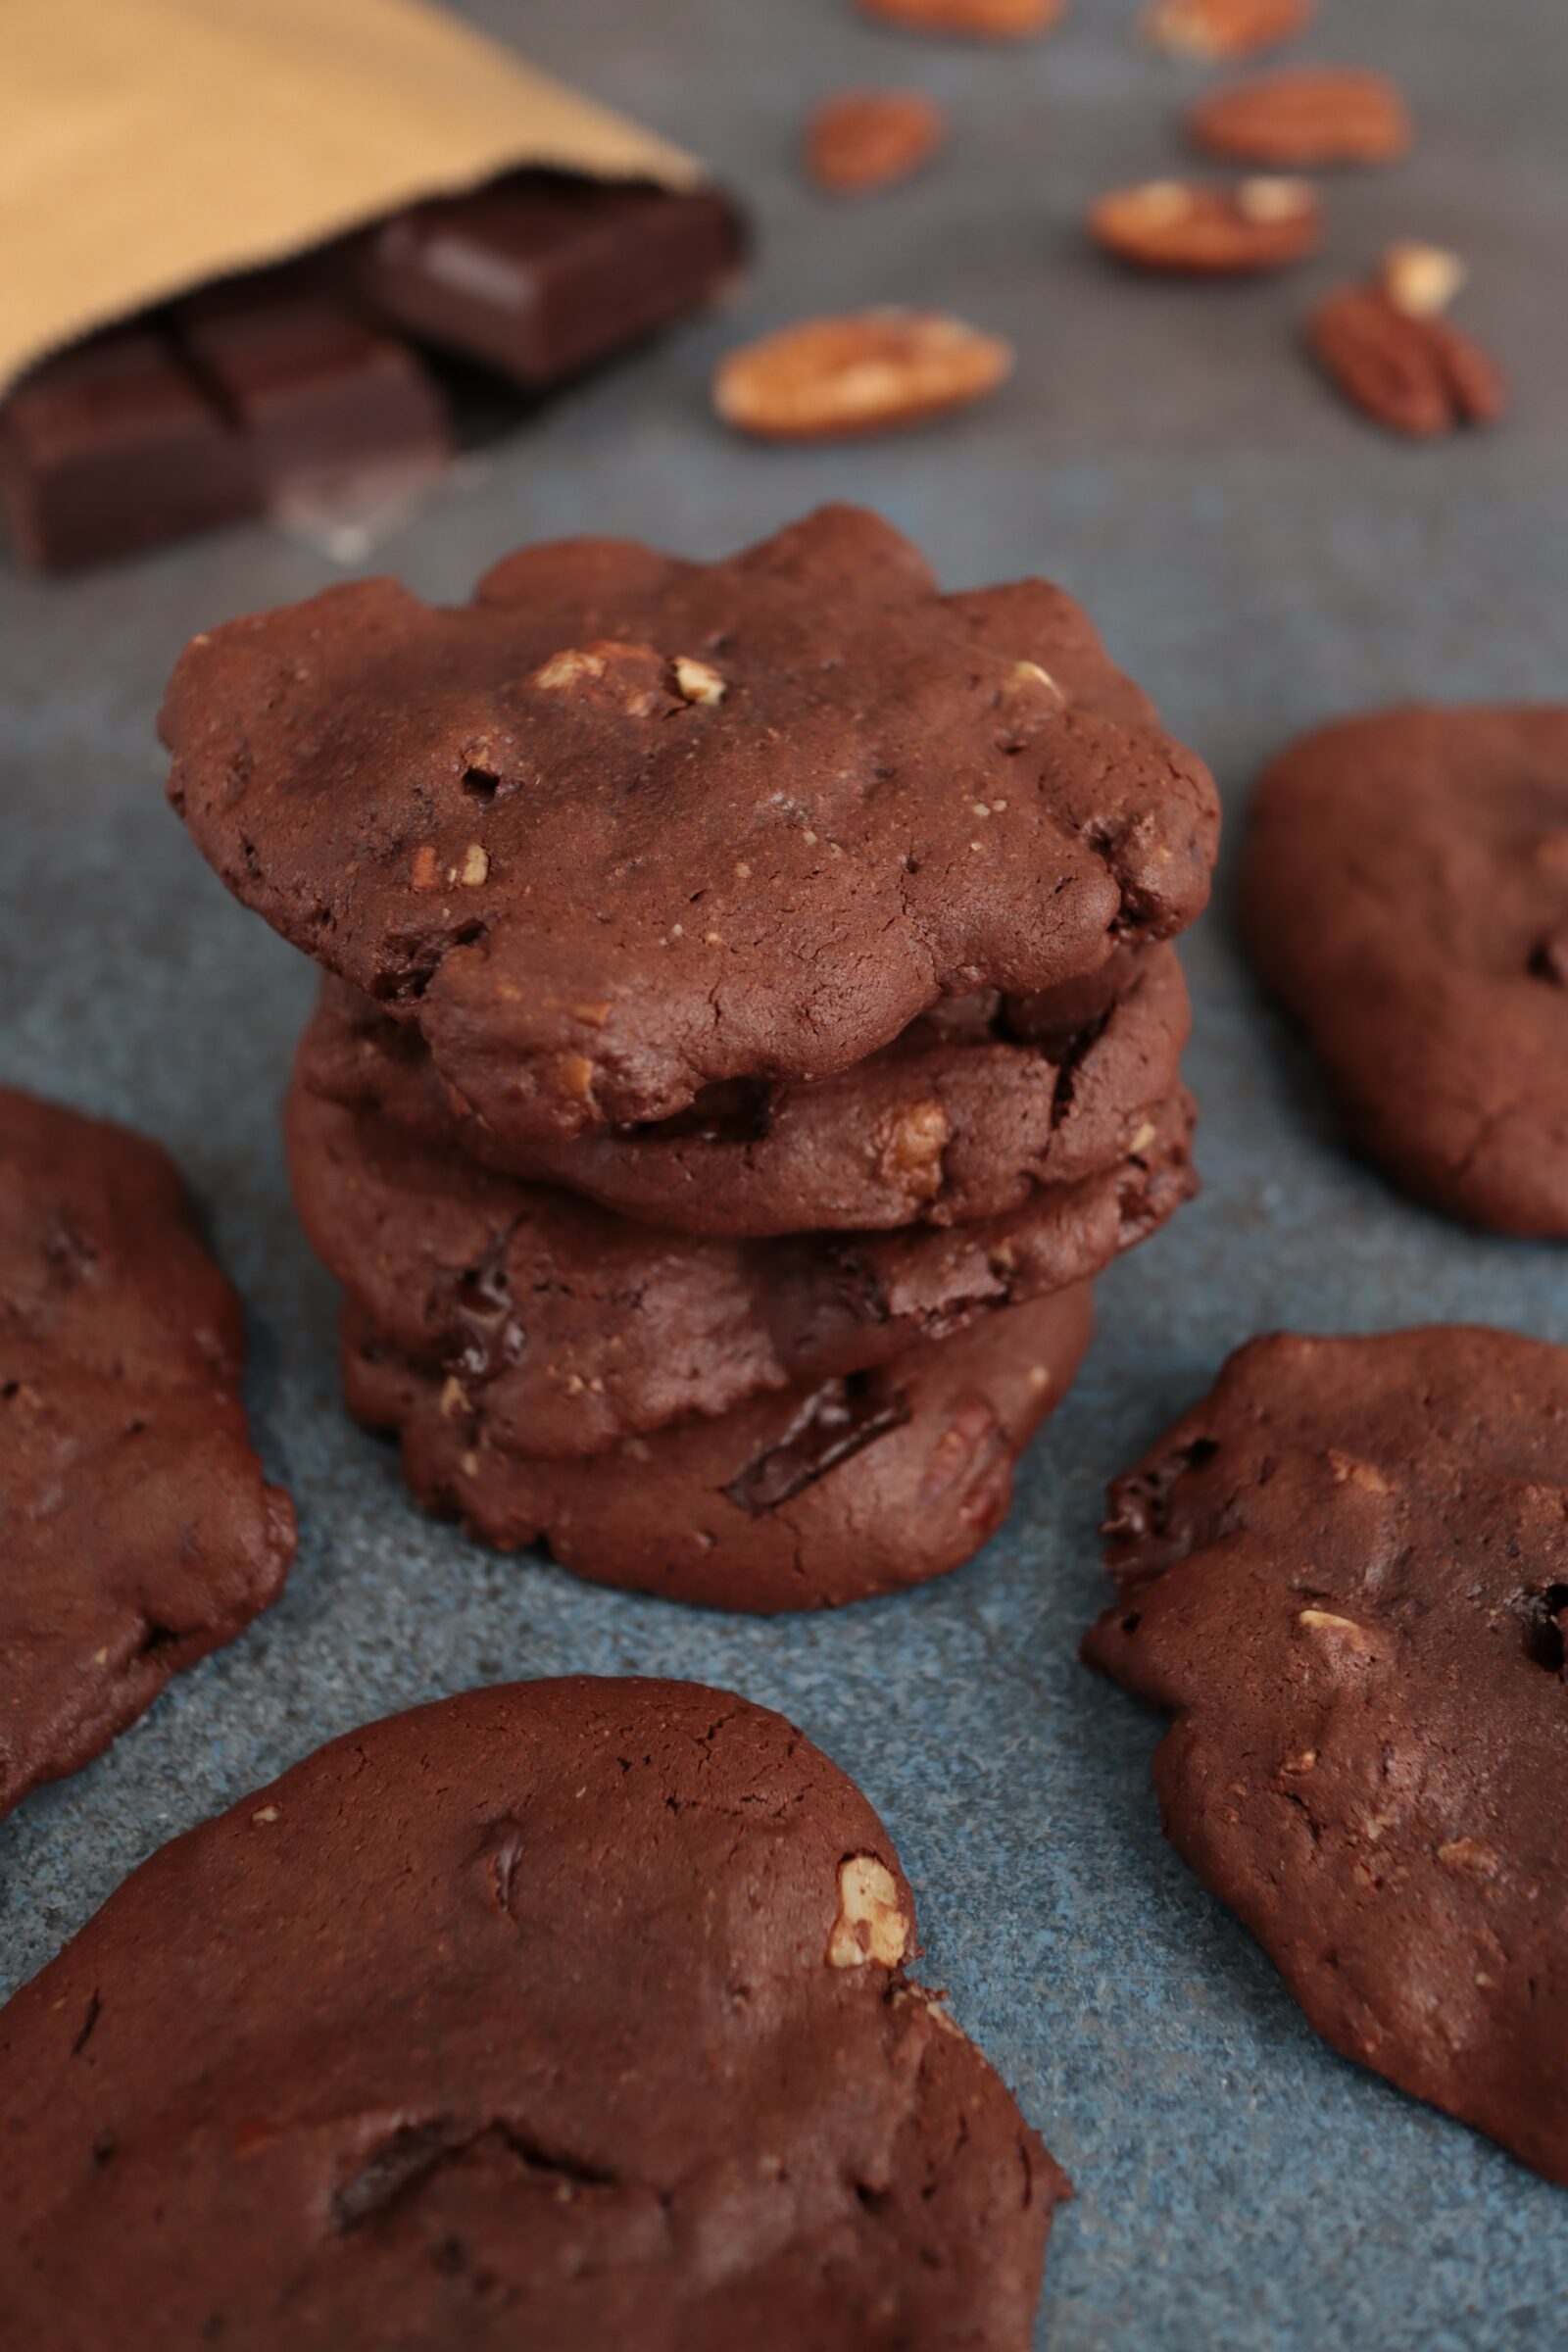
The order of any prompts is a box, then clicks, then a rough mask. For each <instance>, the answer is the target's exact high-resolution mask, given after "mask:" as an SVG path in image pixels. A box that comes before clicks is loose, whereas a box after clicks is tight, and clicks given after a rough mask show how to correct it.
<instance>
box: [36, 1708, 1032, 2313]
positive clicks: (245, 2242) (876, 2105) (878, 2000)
mask: <svg viewBox="0 0 1568 2352" xmlns="http://www.w3.org/2000/svg"><path fill="white" fill-rule="evenodd" d="M916 1948H917V1947H916V1939H915V1920H914V1906H913V1901H912V1897H911V1895H910V1891H909V1887H908V1884H907V1880H906V1879H905V1876H904V1874H903V1872H902V1870H901V1869H900V1867H899V1862H898V1856H897V1854H896V1852H895V1851H894V1848H893V1845H892V1841H891V1840H890V1838H888V1835H887V1832H886V1831H885V1830H884V1829H883V1827H882V1825H881V1823H880V1822H879V1820H878V1819H877V1817H876V1814H875V1813H874V1812H873V1810H872V1809H871V1807H870V1805H869V1804H867V1802H866V1801H865V1799H864V1798H863V1797H862V1796H861V1795H860V1793H859V1791H858V1789H856V1788H855V1787H854V1786H853V1784H852V1783H851V1782H850V1781H848V1780H847V1779H846V1778H845V1776H844V1775H843V1774H842V1773H841V1772H839V1771H838V1770H837V1768H836V1767H835V1766H834V1765H832V1764H831V1763H830V1762H829V1761H828V1759H827V1758H826V1757H825V1756H823V1755H822V1754H821V1753H820V1752H819V1751H818V1750H817V1749H815V1748H813V1747H812V1746H811V1745H810V1743H809V1741H808V1740H805V1739H803V1738H802V1736H801V1735H800V1734H799V1733H798V1732H797V1731H795V1730H794V1729H793V1727H792V1726H791V1725H789V1724H788V1723H786V1722H785V1721H784V1720H783V1719H782V1718H781V1717H779V1716H777V1715H774V1714H771V1713H768V1712H767V1711H765V1710H764V1709H762V1708H760V1707H755V1706H752V1705H750V1704H748V1703H747V1702H746V1701H745V1700H743V1699H739V1698H734V1697H731V1696H729V1695H727V1694H726V1693H724V1692H720V1691H709V1690H704V1689H702V1688H700V1687H699V1686H696V1685H693V1684H675V1683H660V1682H650V1681H639V1680H632V1679H627V1680H624V1681H612V1680H603V1681H601V1680H592V1679H587V1678H575V1679H569V1680H564V1681H560V1682H540V1683H533V1684H527V1683H523V1684H515V1685H511V1686H501V1687H499V1688H495V1689H491V1690H486V1691H470V1692H468V1693H466V1695H464V1696H461V1697H458V1698H453V1699H448V1700H446V1701H444V1702H443V1703H441V1704H439V1705H435V1706H430V1707H424V1708H421V1709H418V1710H417V1711H416V1712H414V1713H412V1714H408V1715H402V1716H396V1717H393V1718H391V1719H390V1720H389V1721H386V1722H382V1723H378V1724H374V1725H371V1726H370V1727H368V1729H366V1730H363V1731H360V1732H356V1733H353V1734H351V1735H349V1736H348V1737H347V1738H345V1739H342V1740H336V1741H334V1742H333V1743H332V1744H331V1745H329V1746H327V1747H324V1748H321V1749H320V1750H319V1751H318V1752H317V1753H316V1754H315V1755H313V1756H311V1757H309V1758H308V1759H307V1760H306V1761H305V1762H304V1763H302V1764H299V1765H297V1766H296V1767H295V1768H294V1770H293V1771H291V1772H289V1773H286V1774H285V1775H284V1776H283V1778H282V1779H281V1780H278V1781H275V1782H274V1783H272V1785H271V1786H270V1788H267V1789H260V1790H258V1791H256V1792H255V1793H254V1794H253V1795H251V1796H249V1797H247V1798H245V1799H244V1800H243V1801H242V1802H241V1803H240V1804H238V1805H237V1806H236V1807H235V1808H234V1809H233V1810H232V1811H231V1812H229V1813H227V1814H224V1815H222V1816H221V1817H219V1818H218V1819H216V1820H214V1821H210V1822H208V1823H206V1824H205V1825H203V1826H202V1827H201V1828H199V1829H197V1830H195V1831H193V1832H192V1833H191V1834H190V1835H189V1836H188V1837H185V1838H179V1839H177V1840H176V1841H175V1842H174V1843H172V1844H171V1845H168V1846H166V1847H165V1848H164V1849H163V1850H162V1852H160V1853H158V1854H155V1855H154V1856H153V1858H152V1859H151V1860H150V1861H149V1862H147V1863H145V1864H144V1865H143V1866H142V1868H141V1869H140V1870H138V1871H137V1872H136V1873H135V1874H134V1875H133V1876H132V1877H131V1878H130V1879H129V1880H128V1881H127V1882H126V1883H125V1885H124V1886H123V1887H121V1889H120V1890H119V1892H118V1893H116V1894H115V1895H114V1896H112V1897H111V1899H110V1901H109V1902H108V1903H107V1904H106V1905H105V1907H104V1909H103V1910H102V1911H101V1912H100V1913H99V1914H98V1916H97V1917H96V1918H95V1919H94V1920H92V1921H91V1922H89V1924H88V1925H87V1927H86V1928H85V1929H83V1930H82V1932H81V1933H80V1934H79V1935H78V1936H76V1937H75V1938H74V1940H73V1942H71V1943H70V1944H68V1945H67V1947H66V1949H65V1950H64V1951H63V1952H62V1953H61V1955H60V1956H59V1958H58V1959H57V1960H55V1961H54V1962H53V1963H52V1964H51V1965H50V1966H49V1967H48V1968H46V1969H45V1970H44V1971H43V1972H42V1974H41V1975H40V1976H38V1977H37V1978H35V1979H34V1980H33V1982H32V1983H31V1984H30V1985H26V1986H25V1987H24V1989H23V1990H22V1991H21V1992H20V1993H18V1994H17V1996H16V1997H15V1999H14V2000H13V2001H12V2002H11V2003H10V2005H9V2007H8V2008H7V2009H5V2010H4V2012H0V2068H3V2071H4V2076H5V2082H6V2118H7V2131H6V2132H5V2134H4V2135H3V2138H0V2189H3V2192H4V2193H3V2200H0V2334H3V2335H4V2337H5V2340H6V2341H7V2342H13V2343H18V2344H21V2343H29V2344H39V2345H42V2344H43V2343H45V2342H48V2343H51V2344H57V2345H64V2344H65V2343H67V2342H69V2343H70V2344H71V2346H72V2347H73V2352H100V2347H102V2348H103V2352H107V2348H108V2347H110V2346H113V2347H114V2348H115V2352H143V2348H144V2347H145V2348H146V2352H152V2348H153V2347H155V2346H156V2347H157V2348H158V2352H163V2348H164V2347H165V2346H167V2345H171V2344H175V2343H178V2344H195V2343H217V2342H221V2343H222V2344H223V2345H224V2346H225V2347H229V2348H230V2352H357V2348H359V2347H364V2348H365V2352H369V2347H371V2346H374V2347H378V2348H379V2347H384V2346H386V2345H389V2344H391V2343H394V2342H395V2343H396V2344H397V2345H398V2346H399V2347H401V2348H403V2352H449V2348H450V2347H451V2346H453V2345H455V2344H458V2343H461V2344H463V2345H464V2346H465V2347H466V2352H488V2348H491V2347H494V2352H502V2348H503V2347H506V2348H507V2352H511V2348H512V2347H515V2346H516V2345H517V2344H519V2343H523V2342H526V2343H527V2344H528V2345H529V2346H530V2347H532V2348H534V2352H577V2348H578V2347H581V2346H586V2345H590V2344H591V2345H593V2346H594V2347H595V2348H596V2352H632V2347H635V2348H636V2352H728V2348H729V2347H731V2346H732V2345H734V2344H735V2343H736V2342H737V2341H740V2340H742V2339H743V2338H744V2339H745V2340H749V2341H752V2342H755V2343H756V2344H758V2345H759V2346H770V2345H777V2346H779V2347H785V2346H788V2347H790V2352H796V2348H797V2347H799V2346H802V2345H805V2344H810V2345H812V2346H817V2347H821V2348H822V2352H838V2348H842V2352H877V2348H878V2347H880V2348H882V2352H894V2348H895V2347H897V2348H898V2352H938V2348H939V2347H941V2348H943V2352H946V2348H948V2347H952V2346H954V2345H956V2344H965V2345H972V2346H974V2347H976V2348H977V2352H1025V2348H1026V2346H1027V2345H1028V2342H1029V2340H1030V2327H1031V2319H1032V2315H1033V2312H1034V2308H1035V2303H1036V2300H1037V2297H1038V2293H1039V2285H1040V2277H1041V2269H1042V2264H1043V2260H1044V2254H1045V2243H1046V2236H1047V2232H1048V2230H1049V2228H1050V2224H1051V2217H1052V2210H1053V2208H1054V2205H1055V2204H1056V2203H1057V2202H1058V2200H1059V2199H1060V2198H1061V2197H1063V2196H1064V2195H1066V2194H1067V2193H1069V2192H1068V2189H1067V2184H1066V2182H1065V2180H1064V2179H1063V2177H1062V2175H1061V2174H1060V2172H1059V2171H1058V2170H1057V2169H1056V2167H1055V2166H1054V2164H1053V2162H1052V2160H1051V2158H1050V2156H1049V2155H1048V2154H1047V2152H1046V2150H1045V2148H1044V2146H1043V2145H1042V2143H1041V2141H1040V2139H1039V2137H1038V2136H1037V2134H1036V2133H1035V2132H1034V2131H1032V2130H1031V2129H1030V2128H1029V2126H1028V2125H1027V2124H1026V2123H1025V2121H1024V2119H1023V2117H1022V2116H1021V2115H1020V2114H1019V2112H1018V2109H1017V2107H1016V2105H1015V2104H1014V2102H1013V2100H1012V2098H1011V2097H1010V2095H1009V2094H1008V2092H1007V2090H1006V2089H1005V2085H1004V2084H1003V2082H1001V2080H1000V2079H999V2077H998V2076H997V2075H996V2074H994V2073H993V2071H992V2069H991V2068H990V2067H989V2066H988V2065H987V2063H986V2061H985V2059H984V2058H983V2057H982V2056H981V2054H980V2052H979V2051H978V2050H977V2049H976V2048H975V2046H974V2045H973V2043H971V2042H970V2041H969V2040H968V2039H967V2037H966V2036H965V2035H964V2034H962V2032H961V2031H960V2030H959V2028H958V2027H957V2026H956V2024H955V2023H954V2022H953V2020H952V2019H951V2018H950V2017H949V2014H948V2012H947V2009H946V2008H945V2006H944V2005H943V2004H942V2003H941V2001H940V2000H939V1998H938V1997H937V1996H935V1995H933V1994H931V1993H929V1992H927V1991H926V1990H925V1989H924V1988H923V1987H922V1986H920V1985H917V1984H916V1983H915V1982H914V1981H913V1980H912V1979H911V1978H910V1976H909V1975H908V1974H907V1966H908V1963H909V1962H910V1961H911V1960H912V1958H913V1955H914V1953H915V1950H916Z"/></svg>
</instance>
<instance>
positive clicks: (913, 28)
mask: <svg viewBox="0 0 1568 2352" xmlns="http://www.w3.org/2000/svg"><path fill="white" fill-rule="evenodd" d="M1065 4H1066V0H860V14H861V15H862V16H865V17H875V18H877V20H878V21H879V22H880V23H881V24H884V25H904V26H905V27H906V28H907V30H908V31H910V32H956V33H958V34H969V35H972V36H974V37H976V38H978V39H980V40H987V41H1021V40H1026V39H1027V38H1028V36H1029V35H1030V34H1031V33H1033V32H1047V31H1049V30H1050V28H1051V26H1052V25H1054V24H1055V22H1056V20H1057V18H1058V17H1059V16H1060V15H1061V12H1062V9H1063V7H1064V6H1065Z"/></svg>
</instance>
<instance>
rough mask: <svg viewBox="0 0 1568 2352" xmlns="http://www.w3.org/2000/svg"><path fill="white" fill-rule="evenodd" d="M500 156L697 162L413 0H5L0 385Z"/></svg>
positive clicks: (485, 172) (664, 165)
mask: <svg viewBox="0 0 1568 2352" xmlns="http://www.w3.org/2000/svg"><path fill="white" fill-rule="evenodd" d="M519 164H538V165H547V166H553V167H556V168H559V169H563V170H566V171H573V172H588V173H591V174H593V175H594V176H596V177H599V178H605V179H630V178H645V179H655V180H659V181H661V182H662V183H663V184H664V185H666V186H669V187H690V186H692V185H694V184H696V183H697V182H698V181H700V180H701V178H702V176H703V173H702V170H701V167H700V166H699V165H698V164H697V162H696V161H695V160H694V159H693V158H692V157H691V156H688V155H685V154H683V153H682V152H681V150H680V149H679V148H677V147H672V146H669V145H668V144H666V142H665V141H664V140H662V139H659V138H656V137H655V136H654V135H653V134H652V133H651V132H648V131H645V130H642V129H640V128H639V127H638V125H637V124H636V123H629V122H627V121H626V120H625V119H624V117H622V116H620V115H616V114H613V113H611V111H610V110H609V109H608V108H606V107H602V106H598V105H596V104H594V102H593V101H592V100H591V99H588V98H584V97H581V96H580V95H579V94H578V93H577V92H576V91H574V90H570V89H567V88H566V87H565V86H564V84H563V83H561V82H558V81H553V80H552V79H551V78H550V77H549V76H548V75H547V74H544V73H536V72H535V71H534V69H533V68H532V67H531V66H527V65H524V63H523V62H522V60H521V59H520V58H517V57H515V56H514V55H512V53H511V52H510V51H508V50H505V49H502V48H500V47H498V46H497V45H496V43H495V42H493V41H490V40H487V39H485V38H484V37H483V35H481V34H479V33H477V32H474V31H472V30H471V29H469V28H468V27H467V26H466V25H460V24H458V23H457V22H456V21H455V20H454V19H453V18H451V17H448V16H446V15H444V14H442V13H441V12H440V11H439V10H438V9H435V8H432V7H428V6H426V5H425V4H424V0H3V4H0V392H3V391H4V390H5V388H6V386H7V385H8V384H9V383H11V382H12V381H13V380H14V379H15V378H16V377H17V376H18V375H20V374H21V373H22V372H23V370H24V369H25V368H28V367H30V366H31V365H32V363H33V362H34V361H35V360H39V359H41V358H43V357H44V355H45V354H46V353H47V352H50V351H52V350H55V349H56V348H58V347H59V346H60V345H61V344H64V343H69V342H73V341H74V340H75V338H76V337H77V336H79V335H81V334H84V333H86V332H87V331H88V330H89V329H91V328H93V327H98V326H104V325H107V324H108V323H109V322H110V321H111V320H113V319H119V318H123V317H124V316H125V315H126V314H127V313H129V312H132V311H136V310H140V309H142V308H143V307H144V306H145V305H147V304H148V303H151V302H159V301H163V300H165V299H167V298H168V297H170V296H172V295H174V294H177V293H181V292H183V291H186V290H187V289H189V288H190V287H192V286H195V285H199V284H201V283H203V282H204V281H205V280H207V279H209V278H212V277H218V276H222V275H226V274H227V273H229V272H231V271H234V270H246V269H252V268H255V267H256V266H258V265H259V264H262V263H266V262H275V261H280V260H282V259H284V258H285V257H286V256H287V255H289V254H291V253H295V252H299V251H302V250H304V249H305V248H306V247H308V246H312V245H315V244H318V243H319V242H320V241H321V240H322V239H323V238H326V237H329V236H335V235H338V234H339V233H341V232H342V231H344V230H347V229H350V228H354V227H357V226H359V225H361V224H362V223H364V222H365V221H369V220H373V219H374V218H375V217H376V216H377V215H379V214H382V213H386V212H391V211H393V210H394V209H396V208H397V207H398V206H400V205H404V204H408V203H411V202H412V201H413V200H414V199H416V198H417V197H420V196H430V195H436V194H447V193H453V192H456V191H459V190H461V189H464V188H467V187H472V186H474V185H475V184H476V183H477V182H479V181H481V180H485V179H488V178H490V177H492V176H493V175H494V174H495V173H496V172H501V171H505V170H507V169H508V168H510V167H512V166H514V165H519Z"/></svg>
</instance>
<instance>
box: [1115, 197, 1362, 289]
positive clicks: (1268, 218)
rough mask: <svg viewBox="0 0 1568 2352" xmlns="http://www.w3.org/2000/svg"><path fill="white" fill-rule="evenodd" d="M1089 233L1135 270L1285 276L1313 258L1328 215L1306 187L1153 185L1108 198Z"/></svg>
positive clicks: (1320, 240)
mask: <svg viewBox="0 0 1568 2352" xmlns="http://www.w3.org/2000/svg"><path fill="white" fill-rule="evenodd" d="M1089 233H1090V235H1091V236H1092V237H1093V238H1094V239H1095V241H1096V242H1097V244H1100V245H1103V247H1104V249H1105V251H1106V252H1107V253H1113V254H1114V255H1115V256H1116V258H1117V260H1118V261H1122V262H1128V263H1130V264H1131V265H1132V266H1133V268H1134V269H1138V270H1185V271H1189V272H1193V273H1197V274H1200V275H1204V276H1209V275H1213V276H1229V275H1232V274H1240V273H1241V272H1243V271H1246V270H1278V269H1282V268H1283V267H1284V266H1285V265H1286V264H1287V263H1288V262H1299V261H1302V260H1304V258H1305V257H1306V256H1307V255H1308V254H1310V253H1315V252H1316V251H1317V248H1318V246H1319V244H1320V243H1321V242H1322V236H1323V208H1322V206H1321V205H1320V204H1319V202H1318V198H1317V193H1316V191H1315V189H1313V188H1311V187H1309V186H1308V185H1307V183H1306V181H1305V180H1300V179H1276V178H1257V179H1244V180H1241V181H1239V182H1238V183H1237V185H1236V186H1235V187H1216V186H1207V185H1204V184H1202V183H1201V182H1198V181H1193V180H1182V179H1151V180H1145V181H1144V182H1143V183H1142V184H1141V185H1140V186H1138V187H1134V188H1115V189H1112V191H1111V192H1110V194H1109V195H1106V196H1102V197H1101V199H1100V201H1099V203H1098V204H1096V205H1095V206H1094V207H1093V209H1092V210H1091V212H1090V215H1089Z"/></svg>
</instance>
